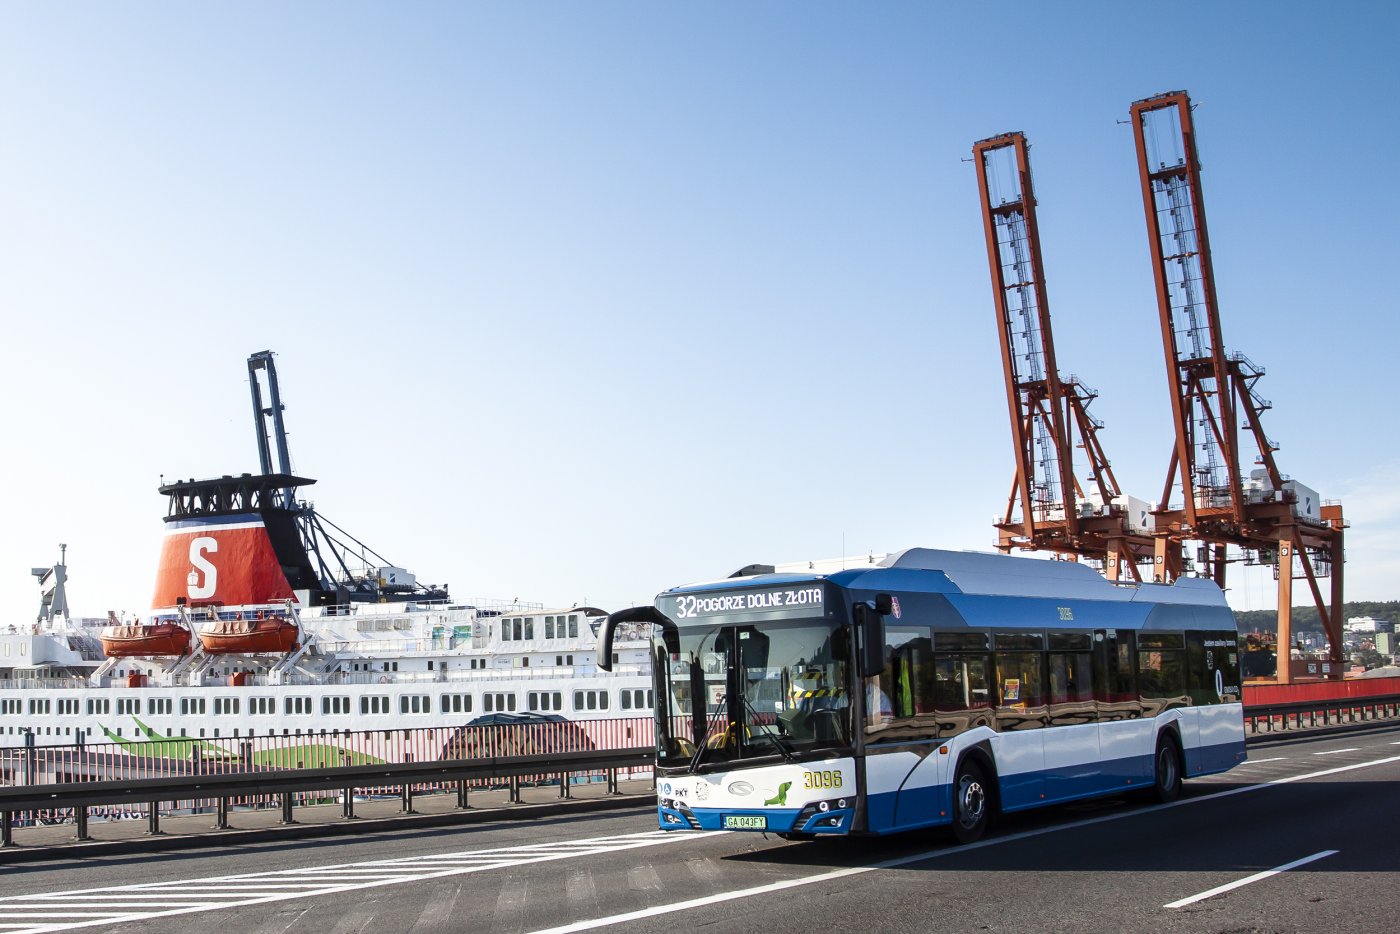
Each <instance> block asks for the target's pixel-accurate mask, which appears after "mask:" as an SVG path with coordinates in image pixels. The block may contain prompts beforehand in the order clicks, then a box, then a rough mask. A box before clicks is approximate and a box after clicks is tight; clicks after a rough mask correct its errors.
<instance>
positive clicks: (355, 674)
mask: <svg viewBox="0 0 1400 934" xmlns="http://www.w3.org/2000/svg"><path fill="white" fill-rule="evenodd" d="M648 671H649V669H647V668H646V667H644V666H642V665H617V666H614V669H613V671H611V672H606V671H595V670H593V669H592V668H591V667H590V668H589V669H588V670H587V677H588V680H589V681H593V680H594V679H598V678H621V677H636V676H638V675H646V674H647V673H648ZM580 673H581V672H580V669H579V668H577V667H569V666H563V667H558V666H551V667H548V668H543V667H542V668H509V669H506V668H501V669H495V670H492V669H490V668H476V669H470V668H468V669H462V670H460V671H452V670H447V671H338V672H334V673H332V674H328V675H324V676H319V677H310V676H307V675H287V676H284V677H283V679H282V682H281V683H282V684H290V685H297V686H301V687H305V686H312V687H314V686H316V685H325V684H374V685H392V684H474V683H477V682H480V681H490V682H497V681H539V680H545V679H549V678H555V679H558V678H573V677H577V676H578V675H579V674H580ZM244 683H245V684H248V685H253V686H256V687H263V686H265V685H266V684H267V683H268V682H267V679H266V678H264V677H262V676H259V675H250V676H249V677H248V679H247V681H245V682H244Z"/></svg>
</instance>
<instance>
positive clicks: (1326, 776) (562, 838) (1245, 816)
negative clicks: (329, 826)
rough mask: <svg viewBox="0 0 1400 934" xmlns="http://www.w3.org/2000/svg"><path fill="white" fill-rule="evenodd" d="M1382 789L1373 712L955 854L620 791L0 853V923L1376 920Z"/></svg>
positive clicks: (413, 928) (292, 925)
mask: <svg viewBox="0 0 1400 934" xmlns="http://www.w3.org/2000/svg"><path fill="white" fill-rule="evenodd" d="M1397 782H1400V727H1395V726H1391V727H1388V728H1384V729H1376V730H1368V731H1366V732H1364V733H1351V734H1331V735H1324V736H1302V735H1298V736H1292V737H1288V738H1285V739H1280V740H1279V741H1275V742H1269V743H1263V744H1253V745H1251V748H1250V761H1249V762H1248V763H1247V764H1245V765H1242V766H1240V767H1238V768H1236V769H1234V770H1233V771H1231V772H1229V773H1226V774H1224V775H1219V776H1211V777H1208V778H1203V779H1194V780H1191V781H1189V782H1188V783H1187V787H1186V794H1185V795H1184V797H1183V798H1182V800H1180V801H1179V802H1177V803H1175V804H1171V805H1146V804H1142V803H1138V802H1133V801H1127V800H1119V799H1112V800H1105V801H1098V802H1090V803H1084V804H1079V805H1073V806H1065V807H1057V808H1049V809H1045V810H1042V811H1039V812H1035V813H1031V814H1026V815H1019V816H1010V817H1005V818H1003V819H1002V820H1000V821H999V822H998V823H997V825H996V826H994V828H993V831H992V833H991V834H990V835H989V836H988V837H987V838H986V839H984V840H983V841H982V842H980V843H978V844H976V845H973V846H970V847H956V846H953V845H951V844H949V843H948V842H947V841H946V839H945V838H944V837H943V836H941V835H938V834H913V835H906V836H902V837H898V838H890V839H830V840H822V841H814V842H809V843H787V842H785V841H782V840H779V839H777V838H776V837H765V836H763V835H762V834H744V833H695V832H681V833H661V832H659V831H657V830H656V827H655V823H654V821H655V818H654V814H653V812H652V811H651V810H650V808H649V807H646V808H640V807H639V808H632V809H630V810H618V811H609V812H598V813H588V814H575V815H572V816H569V815H556V816H549V817H541V818H539V819H536V820H531V821H488V822H484V823H477V824H471V825H463V826H458V827H450V828H449V827H443V828H422V829H411V828H408V827H407V826H406V825H401V829H398V830H391V831H388V832H385V833H379V834H373V835H366V836H354V837H335V838H323V839H316V840H282V841H263V842H251V843H246V844H239V843H231V844H230V845H229V846H226V847H221V848H219V849H213V848H205V849H199V850H191V851H186V852H181V853H161V854H143V855H135V856H132V855H116V854H114V855H110V856H97V857H90V858H85V859H69V858H63V857H62V856H56V858H54V859H50V860H47V861H44V862H35V863H30V864H24V865H12V866H0V925H3V926H0V931H3V932H19V934H41V932H49V931H64V930H74V929H87V930H92V931H103V932H110V934H122V932H131V931H140V932H142V934H145V932H152V934H177V932H181V934H183V932H191V931H193V932H204V931H208V932H215V931H217V932H218V934H245V932H246V934H308V932H327V934H357V932H373V934H379V932H383V931H395V932H398V931H406V932H414V934H430V932H449V931H462V930H472V931H474V932H475V931H482V932H486V931H500V932H521V934H525V932H530V934H544V932H549V934H564V932H571V931H586V930H609V931H620V932H643V931H655V930H658V929H660V928H662V927H675V928H685V929H704V930H706V931H714V932H731V931H732V932H745V931H763V932H765V934H782V932H803V934H811V932H813V931H829V930H857V931H860V932H862V934H866V932H884V931H891V932H893V931H921V932H923V931H930V930H937V931H939V932H962V931H967V932H984V931H986V932H1011V931H1016V932H1041V931H1048V932H1072V934H1079V932H1085V934H1088V932H1112V934H1136V932H1203V934H1205V932H1209V934H1221V932H1230V934H1237V932H1238V934H1243V932H1251V934H1258V932H1280V934H1284V932H1311V931H1348V932H1356V934H1368V932H1387V934H1389V932H1393V931H1395V930H1397V927H1400V925H1397V920H1400V892H1397V884H1396V883H1397V882H1398V881H1400V875H1397V873H1400V845H1397V844H1396V843H1395V842H1394V840H1395V837H1394V835H1393V833H1391V832H1390V828H1391V827H1393V826H1395V825H1396V823H1397V821H1400V796H1398V795H1396V794H1394V789H1395V788H1396V787H1397V784H1396V783H1397ZM535 791H536V792H537V793H538V792H545V793H546V794H547V793H548V792H549V791H550V789H536V790H535ZM553 791H554V792H555V793H557V789H553ZM527 794H528V792H527ZM648 804H649V802H648Z"/></svg>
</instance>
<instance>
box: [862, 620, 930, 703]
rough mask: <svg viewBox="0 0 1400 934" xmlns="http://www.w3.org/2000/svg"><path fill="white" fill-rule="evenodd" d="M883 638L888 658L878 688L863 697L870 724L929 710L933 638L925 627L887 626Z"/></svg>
mask: <svg viewBox="0 0 1400 934" xmlns="http://www.w3.org/2000/svg"><path fill="white" fill-rule="evenodd" d="M885 641H886V644H887V645H888V646H889V659H890V661H889V664H888V665H886V666H885V670H884V671H883V672H881V673H880V689H879V691H878V692H877V693H875V694H874V695H873V696H872V697H870V698H868V699H867V706H868V708H869V709H867V710H866V720H867V723H868V724H869V725H870V726H878V725H880V724H881V723H883V722H886V721H888V720H889V719H890V718H891V717H893V718H894V719H895V720H902V719H907V718H910V717H914V716H917V715H918V714H922V713H931V712H932V711H933V676H934V675H933V640H932V639H931V638H930V634H929V630H928V627H926V626H900V627H889V628H888V629H887V630H886V632H885Z"/></svg>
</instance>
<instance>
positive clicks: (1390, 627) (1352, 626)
mask: <svg viewBox="0 0 1400 934" xmlns="http://www.w3.org/2000/svg"><path fill="white" fill-rule="evenodd" d="M1345 628H1346V630H1347V631H1348V632H1394V631H1395V624H1394V623H1392V622H1391V621H1390V620H1388V619H1376V618H1375V617H1374V616H1353V617H1352V618H1351V619H1349V620H1347V622H1346V627H1345Z"/></svg>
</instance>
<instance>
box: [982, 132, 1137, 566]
mask: <svg viewBox="0 0 1400 934" xmlns="http://www.w3.org/2000/svg"><path fill="white" fill-rule="evenodd" d="M972 154H973V161H974V162H975V163H976V166H977V184H978V187H979V188H980V190H981V195H982V221H983V226H984V230H985V232H986V236H987V260H988V264H989V266H990V267H991V273H992V294H993V298H994V301H995V304H996V308H997V316H998V324H999V327H998V333H999V336H1000V340H1001V360H1002V366H1003V369H1004V371H1005V376H1006V401H1007V405H1008V407H1009V409H1010V414H1011V434H1012V438H1013V441H1014V443H1015V447H1016V477H1015V480H1014V482H1013V484H1012V487H1011V494H1010V496H1009V497H1008V498H1007V504H1006V513H1005V515H1004V517H1003V518H1002V520H1001V521H1000V522H998V523H997V529H998V531H999V536H998V538H999V541H998V544H997V547H998V549H999V550H1000V551H1002V552H1010V551H1012V550H1013V549H1021V550H1044V551H1051V552H1054V553H1056V554H1058V555H1060V556H1062V557H1064V558H1067V559H1069V560H1078V559H1079V558H1081V557H1083V558H1089V559H1093V560H1095V561H1103V562H1104V571H1105V574H1106V575H1107V576H1108V578H1109V579H1110V580H1118V579H1120V578H1125V577H1126V578H1131V579H1132V580H1138V581H1140V580H1141V579H1142V577H1141V573H1140V571H1139V570H1138V564H1139V563H1146V562H1151V561H1152V560H1153V558H1154V539H1153V538H1152V535H1151V533H1150V523H1149V521H1148V516H1147V508H1146V504H1143V508H1141V509H1134V508H1133V507H1132V505H1131V500H1130V499H1129V498H1128V497H1125V496H1123V495H1122V491H1121V490H1120V489H1119V487H1118V481H1117V480H1116V479H1115V478H1114V476H1113V471H1112V469H1111V468H1110V466H1109V462H1108V458H1107V457H1105V456H1104V451H1103V447H1102V445H1101V444H1100V442H1099V439H1098V433H1097V432H1098V429H1099V428H1100V427H1102V425H1101V423H1100V422H1099V421H1097V420H1096V419H1095V418H1093V416H1091V415H1090V414H1089V412H1088V408H1089V403H1090V402H1092V401H1093V400H1094V398H1095V396H1096V393H1095V392H1094V391H1093V390H1092V389H1089V388H1088V387H1087V386H1085V385H1084V384H1083V383H1081V382H1080V381H1079V380H1078V379H1077V378H1075V377H1074V376H1070V377H1068V378H1065V377H1062V376H1061V375H1060V373H1059V370H1058V369H1057V364H1056V360H1055V342H1054V336H1053V334H1052V332H1051V328H1050V306H1049V301H1048V300H1047V297H1046V291H1045V270H1044V265H1043V263H1042V260H1041V251H1040V232H1039V227H1038V224H1037V220H1036V204H1035V193H1034V190H1033V186H1032V183H1031V170H1030V155H1029V147H1028V146H1027V144H1026V138H1025V136H1024V135H1023V134H1021V133H1006V134H1003V135H1001V136H995V137H992V138H990V139H984V140H982V141H980V142H978V143H976V144H974V145H973V147H972ZM1076 448H1079V449H1082V450H1083V451H1084V453H1085V456H1086V458H1087V461H1088V464H1087V467H1088V472H1087V474H1086V475H1085V478H1084V482H1081V480H1080V478H1079V476H1078V474H1077V473H1076V472H1075V464H1074V452H1075V449H1076ZM1018 507H1019V508H1018ZM1138 513H1141V515H1138Z"/></svg>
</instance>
